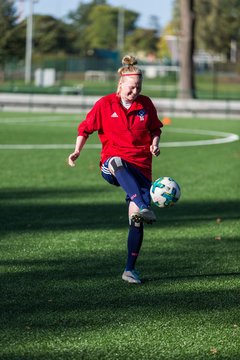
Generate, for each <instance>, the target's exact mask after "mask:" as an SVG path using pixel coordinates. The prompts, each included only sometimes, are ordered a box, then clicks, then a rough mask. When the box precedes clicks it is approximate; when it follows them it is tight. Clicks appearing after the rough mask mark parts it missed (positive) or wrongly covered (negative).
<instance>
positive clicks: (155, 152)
mask: <svg viewBox="0 0 240 360" xmlns="http://www.w3.org/2000/svg"><path fill="white" fill-rule="evenodd" d="M150 151H151V153H152V154H153V156H158V155H160V149H159V147H158V146H157V145H151V146H150Z"/></svg>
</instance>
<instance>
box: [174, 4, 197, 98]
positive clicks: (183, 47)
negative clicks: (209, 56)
mask: <svg viewBox="0 0 240 360" xmlns="http://www.w3.org/2000/svg"><path fill="white" fill-rule="evenodd" d="M180 13H181V36H180V79H179V93H178V96H179V98H181V99H189V98H194V97H195V81H194V64H193V54H194V31H195V13H194V0H180Z"/></svg>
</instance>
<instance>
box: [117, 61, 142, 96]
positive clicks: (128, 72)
mask: <svg viewBox="0 0 240 360" xmlns="http://www.w3.org/2000/svg"><path fill="white" fill-rule="evenodd" d="M122 64H123V66H122V67H120V68H119V69H118V74H119V75H120V78H119V81H118V87H117V95H119V94H120V89H121V83H122V81H123V77H124V76H136V75H137V76H139V78H140V79H141V80H142V70H141V69H139V67H138V66H136V65H137V60H136V58H135V57H134V56H131V55H125V56H124V57H123V58H122Z"/></svg>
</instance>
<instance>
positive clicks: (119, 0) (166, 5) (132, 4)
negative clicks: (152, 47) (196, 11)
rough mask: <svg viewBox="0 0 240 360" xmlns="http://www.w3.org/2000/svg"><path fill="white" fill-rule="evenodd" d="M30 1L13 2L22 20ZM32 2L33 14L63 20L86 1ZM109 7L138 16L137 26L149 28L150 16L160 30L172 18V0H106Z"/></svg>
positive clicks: (38, 0)
mask: <svg viewBox="0 0 240 360" xmlns="http://www.w3.org/2000/svg"><path fill="white" fill-rule="evenodd" d="M30 1H31V0H15V4H16V6H17V9H18V12H19V17H20V19H21V20H22V19H23V18H25V17H26V15H28V14H29V4H30ZM32 1H34V6H33V13H35V14H47V15H52V16H54V17H57V18H64V17H65V16H66V15H67V14H68V13H69V12H70V11H72V10H76V9H77V7H78V4H79V3H80V2H84V3H85V2H86V3H87V2H89V1H88V0H32ZM107 3H108V4H109V5H111V6H122V7H123V8H125V9H127V10H133V11H136V12H138V13H139V14H140V16H139V19H138V22H137V25H138V26H139V27H143V28H148V27H151V16H153V15H154V16H157V17H158V23H159V25H160V27H161V28H163V27H165V26H166V25H167V23H168V22H169V21H170V20H171V17H172V4H173V0H149V1H148V0H108V1H107Z"/></svg>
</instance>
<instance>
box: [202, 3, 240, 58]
mask: <svg viewBox="0 0 240 360" xmlns="http://www.w3.org/2000/svg"><path fill="white" fill-rule="evenodd" d="M195 6H196V13H197V22H196V35H197V37H196V42H197V46H198V48H202V49H205V50H207V51H208V52H210V53H212V54H223V55H225V56H226V57H227V58H228V59H229V57H230V47H231V41H233V40H235V41H236V42H238V43H239V42H240V26H239V24H240V1H239V0H211V1H209V0H201V1H196V4H195Z"/></svg>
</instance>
